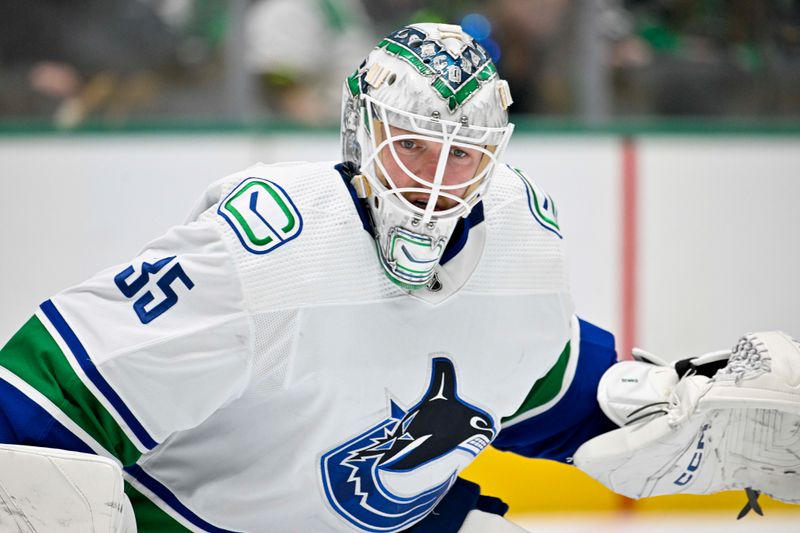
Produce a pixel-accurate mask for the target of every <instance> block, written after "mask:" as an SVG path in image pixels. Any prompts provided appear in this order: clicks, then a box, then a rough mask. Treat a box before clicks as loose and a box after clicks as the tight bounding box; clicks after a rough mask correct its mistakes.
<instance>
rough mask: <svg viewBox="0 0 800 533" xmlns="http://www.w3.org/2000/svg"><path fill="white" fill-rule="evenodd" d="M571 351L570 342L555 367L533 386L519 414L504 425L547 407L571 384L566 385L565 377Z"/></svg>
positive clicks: (508, 418) (504, 420) (505, 420)
mask: <svg viewBox="0 0 800 533" xmlns="http://www.w3.org/2000/svg"><path fill="white" fill-rule="evenodd" d="M570 351H571V350H570V342H567V344H566V346H564V350H563V351H562V352H561V355H559V356H558V359H557V360H556V363H555V364H554V365H553V367H552V368H550V370H549V371H548V372H547V374H545V375H544V376H543V377H541V378H540V379H538V380H537V381H536V383H534V384H533V387H532V388H531V390H530V392H529V393H528V396H527V397H526V398H525V401H524V402H522V405H521V406H520V408H519V409H517V412H516V413H514V414H513V415H511V416H507V417H504V418H503V419H502V423H503V424H506V423H507V422H511V421H513V420H514V419H516V418H518V417H520V416H522V415H524V414H525V413H528V412H529V411H532V410H534V409H536V408H537V407H541V406H543V405H545V404H546V403H548V402H550V401H551V400H553V399H554V398H556V397H557V396H558V395H559V393H561V391H562V390H563V389H564V388H565V387H567V386H568V385H569V383H565V380H564V377H565V376H566V375H567V367H568V366H569V362H570Z"/></svg>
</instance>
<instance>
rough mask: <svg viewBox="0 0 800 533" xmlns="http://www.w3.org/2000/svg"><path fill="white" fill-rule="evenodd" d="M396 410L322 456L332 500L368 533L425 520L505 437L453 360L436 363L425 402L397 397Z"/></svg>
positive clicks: (391, 408)
mask: <svg viewBox="0 0 800 533" xmlns="http://www.w3.org/2000/svg"><path fill="white" fill-rule="evenodd" d="M388 410H389V414H388V417H387V418H385V419H383V420H381V421H380V422H378V423H377V424H375V425H374V426H372V427H370V428H369V429H367V430H366V431H365V432H363V433H361V434H360V435H358V436H356V437H353V438H351V439H350V440H348V441H347V442H345V443H344V444H341V445H340V446H338V447H336V448H334V449H332V450H330V451H328V452H327V453H325V454H323V455H322V458H321V460H320V467H321V475H322V484H323V487H324V489H325V496H326V497H327V500H328V503H329V504H330V505H331V507H332V508H333V509H334V510H335V511H336V512H337V513H338V514H339V515H340V516H342V517H343V518H344V519H345V520H347V521H348V522H350V523H351V524H353V525H354V526H356V527H357V528H359V529H360V530H362V531H370V532H393V531H401V530H403V529H406V528H407V527H409V526H410V525H411V524H413V523H415V522H417V521H419V520H421V519H422V518H424V517H425V516H426V515H427V514H428V513H429V512H430V511H431V510H432V509H433V508H434V507H435V506H436V504H437V503H438V502H439V500H440V499H441V498H442V496H444V495H445V494H446V493H447V491H448V490H449V489H450V487H451V486H452V484H453V483H454V482H455V480H456V477H457V476H458V472H459V470H460V469H461V468H463V467H464V466H466V465H467V464H469V462H470V461H472V459H473V458H474V457H475V456H477V455H478V454H479V453H480V452H481V451H482V450H483V449H484V448H486V446H488V445H489V443H490V442H491V441H492V440H493V439H494V437H495V436H496V435H497V427H496V424H495V422H494V419H493V418H492V417H491V415H489V414H488V413H487V412H486V411H484V410H482V409H480V408H478V407H475V406H474V405H471V404H469V403H467V402H465V401H464V400H462V399H461V398H459V396H458V387H457V382H456V372H455V368H454V367H453V363H452V362H451V361H450V360H449V359H447V358H445V357H436V358H434V359H433V360H432V368H431V377H430V383H429V384H428V388H427V391H426V392H425V393H424V394H423V396H422V399H420V400H419V401H418V402H417V403H416V404H415V405H414V406H413V407H411V408H409V409H407V410H404V409H403V408H401V407H400V406H399V405H398V404H397V403H395V402H394V401H392V400H390V405H389V409H388Z"/></svg>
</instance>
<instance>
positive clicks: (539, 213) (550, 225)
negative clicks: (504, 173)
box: [508, 165, 563, 239]
mask: <svg viewBox="0 0 800 533" xmlns="http://www.w3.org/2000/svg"><path fill="white" fill-rule="evenodd" d="M508 168H510V169H511V170H512V171H514V174H516V175H517V177H518V178H519V179H521V180H522V183H523V184H524V185H525V192H526V193H527V195H528V209H530V211H531V214H532V215H533V218H535V219H536V222H538V223H539V225H540V226H542V227H543V228H544V229H546V230H547V231H550V232H552V233H555V234H556V236H558V238H559V239H563V237H562V236H561V228H560V227H559V225H558V210H557V209H556V204H555V202H553V199H552V198H550V196H548V195H547V194H546V193H545V192H544V191H543V190H542V189H540V188H539V186H538V185H536V184H535V183H534V182H533V180H531V179H530V178H529V177H528V176H527V175H526V174H525V173H524V172H522V171H521V170H520V169H518V168H514V167H512V166H511V165H508Z"/></svg>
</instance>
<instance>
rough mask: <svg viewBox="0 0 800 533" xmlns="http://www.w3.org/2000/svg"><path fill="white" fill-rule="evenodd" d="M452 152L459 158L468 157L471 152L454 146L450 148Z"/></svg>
mask: <svg viewBox="0 0 800 533" xmlns="http://www.w3.org/2000/svg"><path fill="white" fill-rule="evenodd" d="M450 154H451V155H453V156H454V157H456V158H458V159H462V158H464V157H468V156H469V154H468V153H467V152H465V151H464V150H461V149H460V148H453V149H452V150H450Z"/></svg>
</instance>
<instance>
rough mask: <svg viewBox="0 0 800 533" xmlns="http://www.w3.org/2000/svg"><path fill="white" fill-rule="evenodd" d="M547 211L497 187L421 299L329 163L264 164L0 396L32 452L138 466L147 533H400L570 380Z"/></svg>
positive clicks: (37, 331) (118, 283) (36, 339)
mask: <svg viewBox="0 0 800 533" xmlns="http://www.w3.org/2000/svg"><path fill="white" fill-rule="evenodd" d="M554 211H555V209H554V207H553V205H552V200H550V199H549V198H547V196H546V195H544V194H543V193H542V192H541V191H540V190H539V189H538V188H537V187H536V185H535V184H533V183H532V182H531V181H530V180H528V179H527V178H526V177H525V176H524V175H523V174H521V173H520V172H519V171H516V170H514V169H511V168H509V167H502V168H499V169H498V171H497V173H496V175H495V177H494V181H493V183H492V187H491V189H490V192H489V194H488V195H487V196H486V198H485V199H484V201H483V204H482V210H481V209H480V208H479V209H478V210H477V211H473V215H471V217H470V219H468V221H467V223H466V224H465V228H464V230H463V231H462V232H460V233H459V234H458V235H456V236H455V237H454V238H453V242H451V243H450V246H449V248H448V250H449V254H446V255H445V261H443V263H444V264H443V265H442V266H440V267H439V269H438V271H437V281H436V282H435V283H434V284H432V285H431V286H430V288H428V289H421V290H418V291H415V292H413V293H409V292H408V291H406V290H404V289H402V288H400V287H398V286H395V285H394V284H393V283H392V282H391V281H390V279H389V278H388V277H387V276H386V275H385V274H384V272H383V271H382V269H381V265H380V262H379V261H378V259H377V256H376V251H375V241H374V239H373V237H372V236H371V235H370V233H369V232H368V231H365V224H367V221H366V220H365V219H363V218H362V216H361V215H360V213H359V209H358V202H357V201H354V197H353V196H352V194H351V191H350V189H349V188H348V187H347V186H346V184H345V181H344V180H343V179H342V177H341V176H340V174H339V172H337V170H336V169H335V168H334V163H297V164H287V165H270V166H267V165H263V164H259V165H256V166H253V167H251V168H248V169H246V170H245V171H243V172H240V173H237V174H234V175H232V176H229V177H227V178H225V179H223V180H220V181H219V182H217V183H215V184H214V185H212V186H211V187H210V188H209V190H208V191H207V192H206V194H205V196H204V197H203V199H202V201H201V202H200V204H199V205H198V207H197V209H196V212H195V214H194V215H193V217H192V220H191V221H190V222H188V223H187V224H185V225H182V226H179V227H176V228H173V229H171V230H170V231H169V232H167V233H166V235H164V236H163V237H162V238H160V239H157V240H155V241H154V242H152V243H150V244H149V245H148V246H147V247H146V248H145V250H144V251H143V252H142V253H141V254H140V255H139V256H138V257H137V258H135V259H134V260H133V261H131V262H130V263H127V264H123V265H119V266H117V267H114V268H111V269H108V270H106V271H104V272H101V273H100V274H98V275H97V276H95V277H94V278H92V279H91V280H89V281H87V282H85V283H83V284H81V285H79V286H77V287H74V288H71V289H68V290H66V291H64V292H62V293H60V294H58V295H57V296H55V297H53V298H52V299H51V300H48V301H47V302H45V303H44V304H42V306H41V308H40V309H39V310H38V311H37V313H36V315H35V316H34V317H33V318H32V319H31V320H30V321H29V322H28V323H27V324H26V325H25V326H24V327H23V328H22V329H21V330H20V332H19V333H18V334H17V335H16V336H15V337H14V338H13V339H12V340H11V341H10V342H9V344H8V345H7V346H6V348H5V349H4V355H3V358H2V360H0V363H2V365H3V367H0V378H1V379H2V381H3V382H5V384H4V385H3V386H4V387H9V386H10V387H11V388H10V389H9V390H13V391H14V394H18V395H19V397H20V400H19V401H20V402H21V403H24V402H26V401H29V402H32V403H35V404H36V405H37V406H38V408H39V409H40V411H41V412H42V413H45V412H46V416H49V417H51V418H52V419H53V423H52V427H50V429H49V430H48V431H47V432H43V433H42V435H41V436H40V437H39V438H40V439H41V440H43V441H47V442H41V443H40V444H42V445H49V446H51V447H72V448H77V449H82V448H81V446H82V445H83V446H84V447H85V448H86V449H87V450H88V449H90V450H91V451H93V452H95V453H99V454H104V455H108V456H112V457H116V458H117V459H119V460H120V461H121V462H122V463H123V464H124V465H125V466H126V468H125V472H126V480H127V481H128V482H129V489H128V490H129V494H130V495H131V498H132V500H133V501H134V505H135V507H136V510H137V520H138V522H139V529H140V531H141V532H142V533H146V532H147V531H153V530H154V529H152V528H155V527H156V526H155V525H154V524H161V525H160V526H159V527H162V528H166V527H167V526H166V525H165V524H168V523H169V524H170V527H172V528H173V529H163V530H170V531H171V530H181V529H182V528H186V529H189V530H192V531H246V532H261V531H275V532H308V531H356V532H358V531H370V532H393V531H401V530H403V529H405V528H408V527H409V526H411V525H412V524H414V523H416V522H417V521H419V520H421V519H422V518H423V517H424V516H425V515H426V514H427V513H428V512H430V510H431V509H432V508H433V507H434V505H435V504H436V502H437V501H438V500H439V499H441V497H442V496H443V495H444V494H445V493H446V491H447V489H448V488H449V487H450V485H451V484H452V483H453V482H454V479H455V477H456V475H457V474H458V473H459V472H460V471H461V470H462V469H463V468H465V467H466V466H467V465H468V464H469V463H470V462H471V461H472V460H473V459H474V458H475V457H476V456H477V455H478V454H479V453H480V452H481V450H483V449H484V448H485V447H486V446H487V445H488V444H489V443H490V442H491V441H492V440H493V439H494V438H495V437H496V436H497V434H498V432H499V431H500V429H501V427H502V425H503V424H504V420H505V421H507V420H508V419H509V418H510V417H512V416H520V415H521V414H522V415H523V416H524V413H523V411H525V410H526V409H534V408H542V404H543V403H545V402H544V400H547V399H551V398H552V396H553V395H552V394H550V396H548V398H545V399H541V398H540V399H538V400H539V401H537V398H533V396H532V395H533V393H532V387H533V385H534V384H535V383H537V381H539V382H541V380H542V379H543V378H544V377H545V376H546V375H547V376H549V377H550V378H553V377H554V371H553V369H554V368H557V369H558V371H557V372H556V374H557V375H555V379H556V380H557V381H558V383H557V386H556V392H558V389H559V387H561V385H560V383H561V381H562V380H563V381H566V379H565V378H564V376H565V375H566V374H568V373H569V372H570V368H572V370H573V371H574V365H573V364H571V363H569V362H568V361H567V360H568V359H569V345H570V340H571V336H572V335H573V331H574V330H575V329H576V328H575V327H574V325H573V321H574V320H575V319H574V318H573V309H572V303H571V300H570V296H569V292H568V284H567V272H566V268H565V261H564V252H563V240H562V239H561V236H560V235H559V231H558V226H557V223H556V221H555V215H554ZM572 341H573V342H572V344H573V345H575V339H572ZM21 351H25V352H26V353H31V352H32V351H35V352H36V353H37V356H38V359H37V361H40V362H39V363H29V362H25V361H21V359H22V358H20V357H15V354H19V353H20V352H21ZM565 354H566V355H565ZM565 357H566V359H565ZM557 363H558V364H557ZM47 376H53V378H52V379H51V378H48V377H47ZM551 388H552V387H551ZM4 390H5V389H4ZM0 393H3V391H0ZM9 394H11V392H9ZM9 397H10V396H9ZM31 409H32V411H33V408H31ZM31 416H33V415H31ZM37 416H38V415H37ZM42 416H45V415H42ZM29 440H35V438H34V437H31V438H30V439H29ZM81 443H83V444H81ZM148 528H151V529H148ZM159 531H161V529H159Z"/></svg>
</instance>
